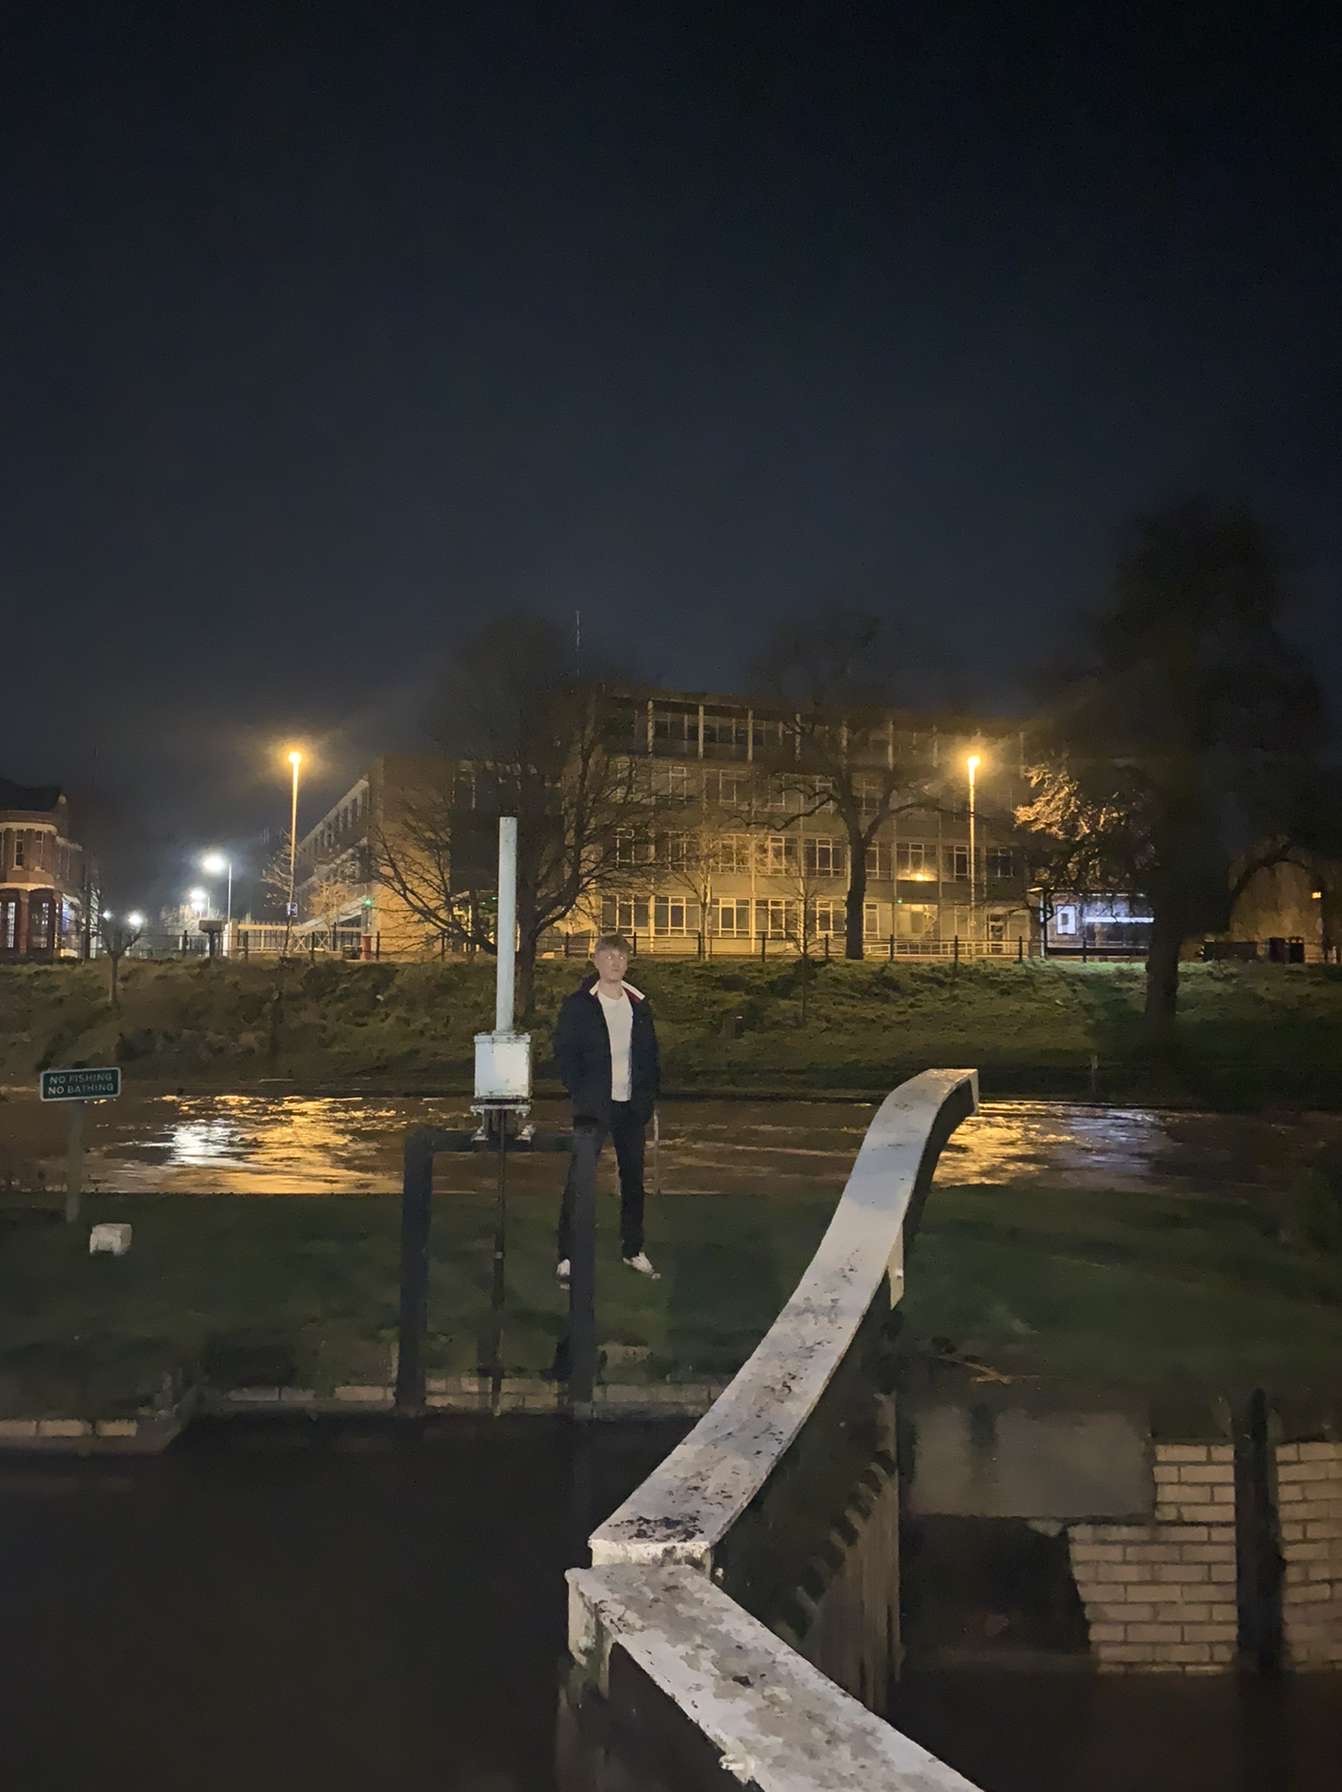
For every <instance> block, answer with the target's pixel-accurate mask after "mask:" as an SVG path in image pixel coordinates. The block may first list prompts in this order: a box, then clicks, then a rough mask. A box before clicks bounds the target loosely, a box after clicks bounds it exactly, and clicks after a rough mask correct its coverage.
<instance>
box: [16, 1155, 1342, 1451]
mask: <svg viewBox="0 0 1342 1792" xmlns="http://www.w3.org/2000/svg"><path fill="white" fill-rule="evenodd" d="M831 1206H832V1201H831V1199H829V1198H827V1197H825V1196H804V1197H803V1196H789V1197H774V1196H770V1197H767V1198H766V1197H764V1196H755V1195H741V1194H737V1195H722V1196H712V1195H692V1196H691V1195H685V1196H675V1195H663V1196H661V1197H660V1198H658V1199H657V1200H655V1201H652V1202H650V1204H649V1215H648V1217H649V1249H650V1251H651V1252H652V1253H653V1255H654V1257H655V1258H656V1259H657V1261H658V1263H659V1264H660V1266H661V1268H662V1270H663V1277H662V1280H661V1281H659V1282H656V1283H649V1282H647V1281H644V1280H642V1279H641V1278H637V1277H635V1276H633V1275H632V1274H631V1273H630V1272H628V1271H627V1270H625V1269H624V1268H623V1266H622V1265H621V1264H620V1263H619V1262H618V1259H617V1257H616V1250H615V1243H614V1240H615V1237H616V1224H615V1220H616V1215H615V1203H614V1201H613V1199H611V1198H609V1197H606V1196H602V1197H600V1199H599V1221H598V1224H599V1228H600V1233H601V1241H602V1242H601V1247H600V1255H599V1263H598V1276H599V1280H598V1287H599V1306H600V1323H599V1336H600V1338H601V1339H602V1340H603V1341H605V1342H607V1343H619V1344H625V1345H633V1346H637V1347H641V1348H642V1349H643V1350H644V1351H646V1353H647V1355H646V1358H645V1359H643V1360H642V1361H641V1362H640V1363H639V1365H638V1367H637V1368H634V1369H631V1368H629V1367H628V1366H622V1367H621V1368H620V1370H619V1372H618V1374H617V1375H615V1376H613V1378H614V1379H620V1380H626V1379H631V1378H633V1379H636V1378H638V1377H639V1376H646V1377H652V1378H656V1379H663V1378H667V1377H670V1378H672V1379H676V1380H696V1379H703V1378H705V1377H712V1376H719V1375H725V1374H729V1373H731V1372H732V1371H734V1370H735V1369H736V1368H737V1367H738V1366H739V1364H740V1363H741V1362H743V1361H744V1359H745V1357H746V1356H747V1355H748V1354H749V1352H750V1351H751V1350H752V1349H753V1347H754V1345H755V1343H756V1342H757V1341H758V1339H759V1338H760V1336H762V1334H763V1332H764V1331H765V1330H766V1329H767V1327H768V1326H769V1324H770V1323H771V1322H772V1320H773V1318H774V1316H775V1315H776V1313H777V1311H778V1309H779V1307H780V1306H781V1304H782V1303H783V1301H784V1299H785V1298H786V1296H787V1295H788V1293H789V1292H790V1291H791V1289H792V1287H793V1286H794V1284H795V1282H796V1280H797V1278H798V1276H799V1275H800V1274H801V1271H802V1269H803V1268H804V1266H805V1264H806V1262H807V1261H808V1260H809V1258H810V1256H811V1254H812V1252H813V1251H814V1249H815V1246H816V1244H817V1242H818V1240H819V1238H820V1235H821V1233H822V1231H823V1229H824V1227H825V1225H826V1223H827V1222H828V1218H829V1213H830V1210H831ZM398 1207H399V1204H398V1203H397V1202H396V1201H395V1200H394V1199H389V1198H377V1197H367V1196H362V1197H344V1196H323V1197H313V1198H306V1197H286V1198H283V1199H274V1200H262V1199H256V1198H248V1197H231V1196H197V1197H191V1196H153V1197H149V1196H146V1197H100V1198H93V1199H90V1200H89V1201H87V1202H86V1209H87V1211H86V1215H85V1217H86V1219H87V1220H88V1221H90V1222H96V1221H98V1220H126V1221H129V1222H130V1223H131V1224H132V1225H133V1226H134V1227H135V1244H134V1248H133V1250H132V1251H131V1253H130V1255H129V1256H127V1257H125V1258H122V1259H114V1258H110V1257H95V1258H91V1257H89V1256H88V1255H87V1245H86V1238H87V1233H86V1231H85V1229H84V1228H83V1227H66V1226H64V1225H62V1224H60V1223H57V1222H51V1223H41V1224H37V1223H34V1222H33V1221H31V1220H27V1221H25V1222H24V1223H22V1224H18V1223H13V1221H14V1215H13V1214H12V1213H11V1214H10V1216H9V1217H10V1220H11V1223H10V1224H9V1225H8V1226H7V1227H5V1228H4V1230H3V1232H2V1233H0V1241H2V1248H0V1316H2V1317H0V1413H3V1412H4V1411H6V1410H7V1411H9V1412H11V1413H13V1412H20V1413H23V1414H25V1415H28V1414H32V1413H33V1412H34V1411H35V1410H38V1409H39V1408H40V1409H41V1410H43V1411H47V1412H54V1413H68V1412H70V1411H71V1410H72V1409H73V1410H75V1411H80V1412H102V1413H108V1412H114V1411H116V1410H118V1409H119V1408H120V1409H124V1408H126V1407H127V1406H131V1407H133V1406H134V1404H135V1403H136V1399H137V1397H138V1394H139V1392H140V1390H142V1389H143V1388H144V1387H146V1386H152V1385H153V1383H154V1381H155V1379H156V1377H157V1376H158V1375H159V1374H160V1373H161V1372H162V1371H163V1369H164V1368H165V1367H168V1366H180V1367H182V1368H184V1369H185V1370H186V1371H187V1373H188V1374H191V1375H199V1374H204V1375H205V1376H206V1377H207V1378H208V1379H209V1380H210V1381H211V1382H212V1383H214V1384H217V1385H220V1386H233V1385H237V1384H240V1383H245V1382H249V1381H250V1382H264V1383H268V1384H273V1383H276V1382H281V1383H284V1382H287V1383H291V1384H294V1385H299V1386H304V1387H309V1388H313V1389H316V1390H318V1391H323V1392H325V1391H329V1390H330V1389H332V1388H334V1387H335V1386H337V1385H339V1384H340V1383H342V1382H348V1381H385V1380H386V1379H387V1378H388V1374H389V1364H390V1352H391V1348H392V1344H393V1341H394V1338H395V1331H396V1311H397V1262H398V1252H397V1239H398V1232H397V1228H398ZM3 1217H4V1210H3V1209H0V1218H3ZM553 1222H554V1202H553V1200H552V1199H550V1198H544V1199H542V1198H538V1197H535V1196H529V1197H517V1198H515V1199H514V1200H513V1202H512V1208H511V1227H510V1236H509V1254H508V1286H509V1310H508V1316H507V1321H506V1327H505V1332H504V1350H503V1354H504V1358H505V1362H506V1366H507V1369H508V1372H509V1373H516V1374H525V1375H536V1374H538V1373H542V1372H544V1371H545V1370H546V1369H547V1368H548V1367H549V1366H550V1365H551V1363H552V1361H553V1357H554V1351H555V1345H556V1343H557V1342H558V1340H559V1337H560V1335H561V1333H562V1331H563V1329H564V1324H565V1312H566V1296H565V1295H564V1294H563V1292H562V1291H561V1290H560V1289H559V1288H558V1286H557V1284H556V1283H555V1281H554V1279H553V1232H552V1227H553ZM491 1249H492V1201H491V1200H490V1199H489V1198H488V1197H484V1196H476V1195H459V1196H452V1197H446V1198H444V1199H442V1200H440V1201H439V1203H438V1204H437V1207H436V1211H435V1214H434V1227H433V1240H432V1284H431V1309H430V1312H431V1317H430V1344H429V1352H430V1372H431V1373H440V1374H446V1373H460V1372H468V1371H471V1370H474V1369H475V1368H476V1367H477V1366H478V1364H479V1363H480V1361H481V1358H482V1354H483V1348H484V1340H485V1338H486V1337H487V1335H488V1329H489V1317H490V1315H489V1290H490V1282H491V1273H492V1257H491ZM904 1317H905V1329H904V1333H903V1346H904V1348H906V1349H907V1350H910V1351H913V1352H917V1353H920V1354H925V1355H928V1356H931V1357H954V1358H958V1359H960V1360H964V1361H968V1362H969V1363H970V1364H971V1366H972V1365H973V1364H976V1363H977V1364H981V1365H984V1370H983V1373H985V1374H986V1375H987V1376H988V1377H989V1378H990V1379H991V1378H993V1377H997V1376H1005V1377H1007V1378H1008V1379H1011V1380H1017V1379H1028V1380H1029V1381H1030V1382H1032V1383H1035V1384H1038V1385H1040V1386H1042V1387H1045V1388H1047V1387H1048V1386H1050V1385H1058V1386H1062V1385H1066V1386H1074V1385H1076V1384H1077V1383H1081V1384H1089V1385H1091V1386H1093V1387H1094V1388H1095V1389H1096V1390H1126V1391H1139V1392H1145V1393H1148V1394H1151V1395H1153V1396H1156V1395H1160V1394H1164V1393H1168V1394H1170V1395H1171V1396H1182V1395H1183V1394H1185V1393H1189V1392H1191V1393H1194V1394H1199V1393H1214V1394H1227V1393H1234V1392H1236V1391H1238V1390H1242V1389H1246V1388H1249V1387H1253V1386H1265V1387H1267V1388H1269V1389H1270V1390H1273V1391H1274V1392H1276V1393H1279V1394H1288V1395H1291V1396H1292V1397H1295V1398H1309V1399H1310V1400H1311V1402H1313V1403H1315V1404H1317V1403H1318V1402H1319V1401H1320V1400H1323V1401H1325V1402H1326V1400H1327V1399H1328V1398H1329V1397H1330V1390H1338V1389H1339V1388H1342V1373H1339V1365H1342V1257H1338V1256H1336V1255H1334V1256H1332V1257H1328V1256H1321V1255H1318V1254H1315V1253H1312V1252H1310V1251H1307V1250H1304V1249H1302V1248H1299V1247H1297V1246H1295V1245H1293V1244H1291V1243H1289V1242H1285V1241H1284V1240H1283V1238H1282V1236H1281V1234H1280V1228H1279V1226H1278V1225H1277V1224H1276V1222H1275V1221H1274V1220H1273V1218H1272V1217H1271V1216H1270V1215H1268V1214H1266V1213H1264V1212H1263V1211H1261V1210H1260V1209H1258V1208H1256V1207H1255V1206H1254V1205H1253V1204H1251V1203H1248V1202H1244V1201H1240V1200H1236V1199H1233V1198H1230V1197H1225V1196H1221V1197H1205V1198H1204V1197H1196V1196H1187V1195H1163V1194H1132V1193H1112V1192H1110V1193H1106V1192H1103V1191H1102V1192H1095V1191H1091V1190H1079V1189H1069V1188H1055V1187H1044V1186H1034V1187H1030V1186H1026V1187H1024V1188H1022V1187H1019V1186H1017V1187H1013V1188H1012V1189H1010V1190H1005V1189H991V1188H981V1187H976V1188H945V1189H935V1190H934V1191H933V1194H932V1198H931V1199H930V1200H929V1202H928V1205H927V1209H926V1216H925V1229H924V1231H923V1233H922V1235H921V1236H920V1238H919V1240H918V1241H917V1244H916V1247H915V1250H914V1253H913V1255H912V1258H911V1262H910V1273H909V1279H908V1293H907V1296H906V1304H905V1307H904Z"/></svg>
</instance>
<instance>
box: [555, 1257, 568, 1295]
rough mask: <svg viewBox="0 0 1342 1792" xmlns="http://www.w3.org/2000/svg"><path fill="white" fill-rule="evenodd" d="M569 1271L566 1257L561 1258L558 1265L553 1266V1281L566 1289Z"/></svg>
mask: <svg viewBox="0 0 1342 1792" xmlns="http://www.w3.org/2000/svg"><path fill="white" fill-rule="evenodd" d="M569 1269H570V1265H569V1260H568V1258H567V1257H561V1258H560V1259H559V1261H558V1263H556V1264H555V1281H556V1282H562V1283H563V1284H564V1286H565V1287H566V1288H567V1287H568V1281H569Z"/></svg>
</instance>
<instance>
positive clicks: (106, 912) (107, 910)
mask: <svg viewBox="0 0 1342 1792" xmlns="http://www.w3.org/2000/svg"><path fill="white" fill-rule="evenodd" d="M102 918H103V920H104V921H110V920H111V919H112V911H111V909H110V908H105V909H104V910H103V914H102Z"/></svg>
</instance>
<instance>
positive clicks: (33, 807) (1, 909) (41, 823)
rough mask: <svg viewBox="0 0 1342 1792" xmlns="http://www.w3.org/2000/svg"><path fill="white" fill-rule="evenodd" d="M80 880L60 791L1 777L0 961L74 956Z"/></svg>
mask: <svg viewBox="0 0 1342 1792" xmlns="http://www.w3.org/2000/svg"><path fill="white" fill-rule="evenodd" d="M83 882H84V853H83V849H82V848H81V847H79V846H77V845H76V844H75V843H74V841H73V840H71V838H70V820H69V806H68V804H67V803H66V799H65V792H64V791H63V790H61V789H60V787H59V786H58V785H55V784H45V785H44V784H39V785H31V784H12V783H10V781H9V780H8V779H7V778H0V960H12V959H20V958H22V959H38V960H41V959H53V958H75V957H78V956H79V952H80V945H81V940H82V934H83V925H84V911H83Z"/></svg>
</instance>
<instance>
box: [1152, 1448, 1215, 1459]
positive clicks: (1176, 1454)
mask: <svg viewBox="0 0 1342 1792" xmlns="http://www.w3.org/2000/svg"><path fill="white" fill-rule="evenodd" d="M1207 1460H1208V1445H1206V1444H1157V1445H1156V1461H1157V1462H1206V1461H1207Z"/></svg>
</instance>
